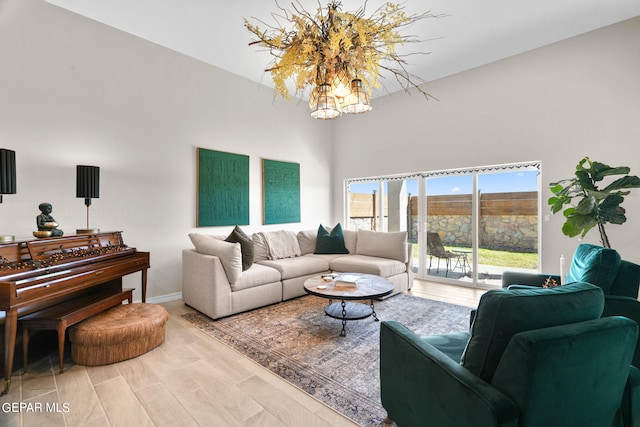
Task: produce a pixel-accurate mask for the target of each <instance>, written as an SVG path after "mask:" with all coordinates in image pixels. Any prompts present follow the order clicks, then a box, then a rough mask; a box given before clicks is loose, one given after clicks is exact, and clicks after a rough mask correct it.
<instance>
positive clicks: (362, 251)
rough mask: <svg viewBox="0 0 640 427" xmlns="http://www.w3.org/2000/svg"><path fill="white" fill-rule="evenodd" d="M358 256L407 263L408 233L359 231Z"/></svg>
mask: <svg viewBox="0 0 640 427" xmlns="http://www.w3.org/2000/svg"><path fill="white" fill-rule="evenodd" d="M356 254H358V255H369V256H374V257H380V258H390V259H395V260H398V261H400V262H403V263H404V262H407V256H408V255H407V232H406V231H393V232H382V231H368V230H358V243H357V247H356Z"/></svg>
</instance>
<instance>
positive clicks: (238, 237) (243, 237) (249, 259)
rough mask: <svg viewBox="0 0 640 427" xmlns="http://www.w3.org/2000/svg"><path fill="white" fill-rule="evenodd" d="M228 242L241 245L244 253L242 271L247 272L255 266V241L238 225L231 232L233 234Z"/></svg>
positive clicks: (228, 238) (227, 239)
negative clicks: (252, 265)
mask: <svg viewBox="0 0 640 427" xmlns="http://www.w3.org/2000/svg"><path fill="white" fill-rule="evenodd" d="M225 240H226V241H227V242H231V243H240V250H241V252H242V271H245V270H247V269H248V268H249V267H251V264H253V239H251V237H249V236H247V234H246V233H245V232H244V231H242V229H241V228H240V227H238V226H237V225H236V226H235V228H234V229H233V231H231V234H229V236H227V238H226V239H225Z"/></svg>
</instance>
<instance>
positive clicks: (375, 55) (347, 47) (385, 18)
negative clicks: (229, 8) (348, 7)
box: [244, 0, 435, 120]
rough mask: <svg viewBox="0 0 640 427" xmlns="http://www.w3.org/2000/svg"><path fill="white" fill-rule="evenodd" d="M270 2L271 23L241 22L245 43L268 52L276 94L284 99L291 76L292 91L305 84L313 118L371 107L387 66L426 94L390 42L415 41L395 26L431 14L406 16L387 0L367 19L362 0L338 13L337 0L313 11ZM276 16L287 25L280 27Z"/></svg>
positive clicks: (404, 82) (403, 82) (405, 86)
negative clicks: (247, 37) (272, 7)
mask: <svg viewBox="0 0 640 427" xmlns="http://www.w3.org/2000/svg"><path fill="white" fill-rule="evenodd" d="M276 5H277V6H278V8H279V9H280V11H281V14H272V16H273V17H274V19H275V21H276V25H268V24H265V23H264V22H262V21H258V22H260V23H262V24H264V25H265V26H266V30H262V29H260V28H259V27H258V26H257V25H252V24H251V23H249V22H248V21H247V20H246V19H245V21H244V25H245V27H246V28H247V29H248V30H249V31H250V32H251V33H253V34H254V35H255V37H256V40H254V41H252V42H251V43H250V45H258V46H261V47H264V48H266V49H267V50H268V51H269V52H270V53H271V55H273V56H274V59H273V60H272V61H271V62H270V63H269V65H268V68H267V69H266V70H265V71H268V72H270V73H271V76H272V78H273V82H274V84H275V91H276V96H278V95H280V96H282V97H284V98H287V99H288V98H289V97H290V94H289V89H288V88H287V85H286V81H287V80H288V79H293V81H294V83H295V88H296V93H299V92H301V91H304V90H305V89H306V88H307V87H309V88H310V95H309V108H310V110H311V116H312V117H314V118H316V119H323V120H325V119H333V118H336V117H338V116H340V115H341V114H342V113H348V114H359V113H365V112H367V111H370V110H371V102H370V97H371V92H372V90H373V88H377V87H380V78H381V74H380V73H381V71H387V72H390V73H392V74H393V75H394V76H395V78H396V80H397V81H398V83H399V84H400V85H401V86H402V88H403V89H404V90H405V91H407V92H408V91H409V89H410V88H412V87H413V88H415V89H417V90H418V91H419V92H420V93H422V94H423V95H424V96H425V97H426V98H427V99H428V98H430V97H431V95H429V94H428V93H427V92H425V91H424V90H423V89H422V88H420V87H419V86H418V84H417V83H415V82H414V80H419V83H422V80H420V79H419V78H417V77H416V76H414V75H412V74H410V73H409V72H408V71H407V69H406V67H405V66H406V64H407V62H406V61H405V57H406V56H407V55H399V54H398V53H397V52H396V45H401V44H404V43H409V42H417V41H418V40H415V39H414V38H413V36H408V35H401V34H400V32H399V31H400V30H401V29H403V28H406V27H408V26H409V25H411V24H413V23H415V22H416V21H418V20H420V19H423V18H428V17H435V16H434V15H431V14H430V13H428V12H427V13H423V14H419V15H407V14H406V13H405V12H404V7H403V6H400V5H399V4H393V3H385V4H384V5H382V6H381V7H380V8H378V9H377V10H376V11H375V12H374V13H373V14H372V15H371V16H370V17H368V18H367V17H365V8H366V2H365V3H364V6H362V7H361V8H359V9H358V10H357V11H356V12H353V13H352V12H342V10H341V6H342V5H341V3H340V2H339V1H333V0H332V1H331V2H330V3H329V4H328V5H327V7H326V9H322V8H321V7H320V5H319V4H318V9H317V11H316V14H315V15H312V14H311V13H309V12H307V11H306V10H305V9H304V8H303V7H302V5H301V4H300V2H299V1H296V2H295V3H291V5H292V8H293V11H294V12H291V11H289V10H287V9H284V8H282V7H280V5H279V4H278V3H277V2H276ZM281 21H286V22H287V25H288V26H292V27H293V28H292V29H287V28H285V27H284V26H282V25H280V22H281Z"/></svg>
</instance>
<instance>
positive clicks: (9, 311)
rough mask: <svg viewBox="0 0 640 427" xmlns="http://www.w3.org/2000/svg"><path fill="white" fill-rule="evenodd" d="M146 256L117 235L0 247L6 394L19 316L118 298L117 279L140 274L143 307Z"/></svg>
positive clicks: (120, 280)
mask: <svg viewBox="0 0 640 427" xmlns="http://www.w3.org/2000/svg"><path fill="white" fill-rule="evenodd" d="M149 267H150V263H149V252H139V251H137V250H136V248H130V247H128V246H127V245H126V244H125V243H124V241H123V239H122V232H120V231H115V232H105V233H96V234H86V235H72V236H61V237H51V238H45V239H37V240H28V241H22V242H11V243H4V244H0V311H4V312H5V321H4V322H5V323H4V372H5V389H4V392H2V394H0V395H4V394H6V393H7V392H8V391H9V388H10V385H11V374H12V370H13V359H14V352H15V344H16V334H17V321H18V318H19V317H21V316H25V315H27V314H30V313H34V312H36V311H39V310H42V309H44V308H47V307H51V306H53V305H55V304H59V303H62V302H64V301H66V300H68V299H71V298H78V297H83V296H86V297H87V299H88V300H89V299H91V296H92V295H95V294H97V293H106V294H109V293H114V294H115V293H119V292H122V277H123V276H126V275H128V274H131V273H135V272H138V271H140V272H141V273H142V279H141V280H142V302H145V301H146V293H147V270H148V269H149Z"/></svg>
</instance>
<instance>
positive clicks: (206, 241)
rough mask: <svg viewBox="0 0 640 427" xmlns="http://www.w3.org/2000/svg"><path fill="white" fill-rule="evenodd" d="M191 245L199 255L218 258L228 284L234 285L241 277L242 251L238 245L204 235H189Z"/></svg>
mask: <svg viewBox="0 0 640 427" xmlns="http://www.w3.org/2000/svg"><path fill="white" fill-rule="evenodd" d="M189 238H190V239H191V243H193V246H195V248H196V250H197V251H198V252H200V253H201V254H205V255H213V256H217V257H218V258H220V262H221V263H222V268H224V272H225V273H226V274H227V279H229V283H236V282H237V281H238V280H240V276H242V250H241V248H240V243H231V242H225V241H224V240H220V239H217V238H215V237H213V236H209V235H206V234H198V233H191V234H189Z"/></svg>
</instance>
